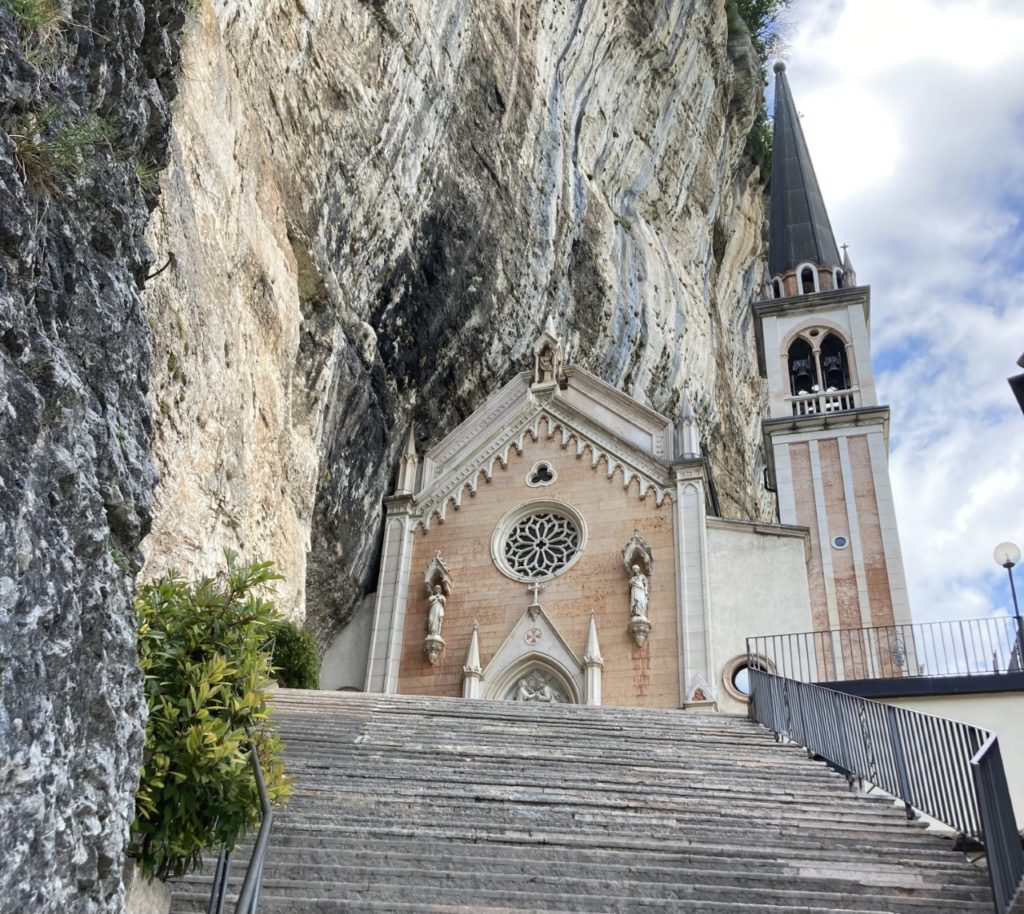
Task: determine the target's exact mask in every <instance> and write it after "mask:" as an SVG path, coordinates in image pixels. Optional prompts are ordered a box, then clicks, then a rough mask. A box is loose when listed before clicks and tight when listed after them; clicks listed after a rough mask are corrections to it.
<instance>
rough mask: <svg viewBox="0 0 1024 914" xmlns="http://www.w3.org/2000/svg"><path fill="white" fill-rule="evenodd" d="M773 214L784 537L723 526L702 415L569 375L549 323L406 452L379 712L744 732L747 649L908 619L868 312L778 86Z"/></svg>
mask: <svg viewBox="0 0 1024 914" xmlns="http://www.w3.org/2000/svg"><path fill="white" fill-rule="evenodd" d="M771 207H772V208H771V241H770V249H769V272H770V277H769V280H768V282H767V283H766V294H765V299H764V300H763V301H761V302H759V303H757V304H756V305H755V306H754V311H755V317H756V321H755V323H756V325H757V344H758V357H759V361H760V364H761V368H762V374H763V375H764V377H765V379H766V381H767V384H768V389H769V398H770V411H769V412H770V414H769V416H768V417H767V418H766V419H765V421H764V423H763V428H764V438H765V446H766V453H767V454H768V474H769V480H770V484H771V485H772V486H773V487H774V488H775V490H776V491H777V493H778V504H779V520H780V522H779V523H774V524H767V523H761V522H756V521H741V520H732V519H725V518H721V517H717V516H715V511H714V503H713V499H712V497H711V486H710V480H709V475H708V474H709V468H708V465H707V462H706V460H705V458H704V457H703V456H702V454H701V447H700V433H699V429H698V426H697V420H696V418H695V416H694V414H693V410H692V408H691V407H690V405H689V398H688V396H684V408H683V412H682V415H681V416H679V417H675V418H669V417H666V416H662V415H659V414H658V413H656V412H654V411H652V410H651V409H649V408H648V407H646V406H645V405H643V404H641V403H639V402H637V401H635V400H633V399H631V398H630V397H628V396H626V395H625V394H623V393H622V392H621V391H619V390H617V389H615V388H614V387H612V386H610V385H608V384H606V383H605V382H603V381H601V380H600V379H599V378H597V377H595V376H594V375H592V374H590V373H589V372H587V371H585V370H583V369H582V368H580V367H578V366H574V365H566V364H564V360H563V350H562V341H561V340H560V339H559V335H558V330H557V327H556V325H555V322H554V320H553V319H552V318H551V317H548V319H547V323H546V326H545V328H544V330H543V331H542V332H541V333H540V335H539V336H538V338H537V340H536V343H535V345H534V357H533V364H532V365H530V366H524V368H525V370H524V371H523V372H522V373H521V374H519V375H518V376H516V377H515V378H513V379H512V380H511V381H510V382H509V383H508V384H506V385H505V386H504V387H503V388H502V389H501V390H499V391H497V392H495V393H494V394H493V396H491V397H490V399H488V400H487V401H486V402H485V403H484V404H483V405H482V406H481V407H480V408H479V409H478V410H477V411H476V412H475V413H474V414H473V415H472V416H470V417H469V418H468V419H467V420H466V421H465V422H463V423H462V424H461V425H460V426H459V427H458V428H456V429H455V430H454V431H453V432H451V434H449V435H448V436H447V437H446V438H444V439H443V440H442V441H440V442H438V443H437V444H436V445H434V446H433V447H431V448H430V449H429V450H428V451H426V452H425V453H423V454H422V455H420V454H418V453H417V451H416V447H415V439H414V436H413V433H412V432H411V431H410V433H409V436H408V439H407V443H406V448H405V451H404V453H403V455H402V458H401V462H400V466H399V471H398V480H397V485H396V489H395V492H394V494H393V495H391V496H390V497H389V498H388V499H387V500H386V509H387V517H386V520H385V527H384V544H383V554H382V560H381V571H380V579H379V585H378V589H377V593H376V598H375V605H374V613H373V621H372V629H371V631H370V635H369V647H368V660H367V667H366V677H365V683H364V688H365V689H366V690H367V691H374V692H385V693H394V692H399V693H407V694H422V695H439V696H451V697H457V696H461V697H464V698H467V699H476V698H484V699H495V700H511V701H530V702H571V703H590V704H601V703H604V704H614V705H620V706H636V707H662V708H678V707H682V708H717V709H721V710H731V711H739V710H742V709H743V707H744V702H745V693H746V685H745V677H744V670H745V668H746V666H747V664H748V658H747V655H746V637H747V636H749V635H757V634H768V633H772V634H775V633H783V632H804V631H812V630H820V629H827V628H833V629H835V628H855V627H860V626H869V625H888V624H892V623H893V622H908V621H910V619H909V607H908V605H907V600H906V588H905V583H904V578H903V568H902V559H901V557H900V551H899V539H898V534H897V530H896V521H895V512H894V509H893V505H892V495H891V491H890V488H889V478H888V470H887V447H888V443H887V433H888V408H887V407H884V406H881V405H879V404H878V402H877V397H876V394H875V390H874V383H873V379H872V372H871V361H870V338H869V317H870V315H869V301H870V291H869V290H868V289H867V288H866V287H859V286H857V285H856V277H855V275H854V273H853V268H852V265H851V264H850V261H849V258H848V257H846V256H844V257H843V258H840V256H839V250H838V248H837V246H836V243H835V240H834V236H833V234H832V229H831V226H830V224H829V222H828V216H827V213H826V211H825V207H824V203H823V201H822V198H821V194H820V190H819V189H818V185H817V181H816V179H815V177H814V171H813V167H812V166H811V163H810V157H809V154H808V152H807V147H806V143H805V142H804V138H803V135H802V131H801V129H800V124H799V119H798V117H797V115H796V111H795V107H794V106H793V103H792V97H791V95H790V92H789V87H788V84H787V83H786V78H785V73H784V71H783V70H782V69H781V68H779V69H777V82H776V110H775V150H774V160H773V181H772V204H771ZM753 662H755V663H756V662H757V660H756V658H755V659H754V661H753Z"/></svg>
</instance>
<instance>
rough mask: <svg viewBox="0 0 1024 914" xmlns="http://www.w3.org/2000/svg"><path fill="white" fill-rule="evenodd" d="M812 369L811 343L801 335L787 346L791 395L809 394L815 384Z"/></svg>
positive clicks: (815, 380) (812, 354) (815, 379)
mask: <svg viewBox="0 0 1024 914" xmlns="http://www.w3.org/2000/svg"><path fill="white" fill-rule="evenodd" d="M817 383H818V381H817V377H816V374H815V370H814V353H813V351H812V350H811V344H810V343H808V342H807V340H805V339H804V338H803V337H799V338H797V339H795V340H794V341H793V344H792V345H791V346H790V347H789V389H790V393H792V394H793V396H799V395H801V394H809V393H811V391H812V388H814V387H815V386H816V385H817Z"/></svg>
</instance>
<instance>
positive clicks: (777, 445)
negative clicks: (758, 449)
mask: <svg viewBox="0 0 1024 914" xmlns="http://www.w3.org/2000/svg"><path fill="white" fill-rule="evenodd" d="M772 449H773V450H774V452H775V496H776V498H777V499H778V503H779V520H780V521H782V523H784V524H796V523H797V519H796V488H795V486H794V484H793V461H792V460H791V459H790V453H789V443H788V442H785V441H776V439H775V438H774V437H773V438H772Z"/></svg>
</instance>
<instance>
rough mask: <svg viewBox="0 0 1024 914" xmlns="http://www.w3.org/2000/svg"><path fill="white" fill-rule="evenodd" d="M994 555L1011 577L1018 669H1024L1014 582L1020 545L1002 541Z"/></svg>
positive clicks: (1023, 637) (1023, 644) (1023, 635)
mask: <svg viewBox="0 0 1024 914" xmlns="http://www.w3.org/2000/svg"><path fill="white" fill-rule="evenodd" d="M992 557H993V558H994V559H995V560H996V564H997V565H1000V566H1002V567H1003V568H1005V569H1006V575H1007V577H1008V578H1009V579H1010V594H1011V595H1012V596H1013V615H1014V617H1015V619H1016V623H1017V669H1018V670H1024V625H1022V624H1021V618H1020V607H1019V606H1018V605H1017V588H1016V586H1015V585H1014V583H1013V566H1014V565H1016V564H1017V563H1018V562H1019V561H1020V546H1018V545H1017V544H1016V543H1009V542H1007V543H1000V544H999V545H998V546H996V548H995V551H994V552H993V553H992ZM1011 666H1012V663H1011Z"/></svg>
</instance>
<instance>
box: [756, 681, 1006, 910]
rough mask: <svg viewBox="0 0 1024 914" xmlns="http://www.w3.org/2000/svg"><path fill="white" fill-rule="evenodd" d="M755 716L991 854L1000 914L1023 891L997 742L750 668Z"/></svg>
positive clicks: (972, 730) (962, 727)
mask: <svg viewBox="0 0 1024 914" xmlns="http://www.w3.org/2000/svg"><path fill="white" fill-rule="evenodd" d="M749 673H750V685H751V696H750V705H749V708H750V712H749V713H750V717H751V719H752V720H755V721H757V722H758V723H760V724H763V725H764V726H765V727H767V728H768V729H770V730H773V731H774V732H775V734H776V735H777V737H779V738H784V739H788V740H792V741H793V742H795V743H798V744H799V745H801V746H804V747H805V748H806V749H807V750H808V751H809V752H811V753H813V754H814V755H817V756H820V757H821V758H823V759H825V760H826V761H827V762H828V763H829V764H831V765H832V766H834V767H835V768H838V769H839V770H840V771H842V772H844V773H845V774H846V775H847V776H848V777H849V778H851V779H853V778H860V779H863V780H866V781H869V782H870V783H871V784H873V785H875V786H877V787H879V788H880V789H882V790H884V791H885V792H886V793H889V794H891V795H892V796H894V797H896V798H897V799H900V800H902V801H903V803H904V806H905V808H906V811H907V817H908V818H912V817H913V816H914V812H913V810H914V809H917V810H920V811H921V812H923V813H925V814H926V815H929V816H931V817H932V818H933V819H937V820H938V821H940V822H944V823H945V824H946V825H949V826H951V827H953V828H955V829H957V830H958V831H959V832H960V833H961V834H963V835H966V836H969V837H972V838H975V839H976V840H978V841H979V842H981V843H982V844H983V845H984V846H985V850H986V853H987V856H988V868H989V874H990V879H991V882H992V897H993V900H994V902H995V909H996V911H997V912H998V914H1006V912H1007V911H1008V910H1009V908H1010V905H1011V904H1012V903H1013V900H1014V898H1015V897H1016V895H1017V893H1018V892H1019V891H1020V888H1021V880H1022V877H1024V853H1022V850H1021V838H1020V835H1019V834H1018V832H1017V826H1016V819H1015V818H1014V815H1013V803H1012V801H1011V799H1010V792H1009V788H1008V787H1007V784H1006V773H1005V771H1004V769H1003V762H1002V757H1001V756H1000V754H999V743H998V740H997V739H996V736H995V734H994V733H991V732H990V731H988V730H983V729H982V728H980V727H974V726H971V725H970V724H965V723H961V722H959V721H954V720H946V719H945V718H941V717H933V716H932V715H930V714H921V713H920V712H917V711H910V710H908V709H907V708H899V707H895V706H894V705H887V704H883V703H882V702H878V701H871V700H870V699H867V698H859V697H857V696H855V695H848V694H846V693H845V692H837V691H835V690H833V689H827V688H825V687H823V686H818V685H813V684H811V683H806V682H797V681H796V680H793V679H787V678H785V677H782V676H776V675H773V674H772V673H768V672H765V671H764V670H763V669H757V668H756V667H753V666H751V667H750V668H749Z"/></svg>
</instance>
